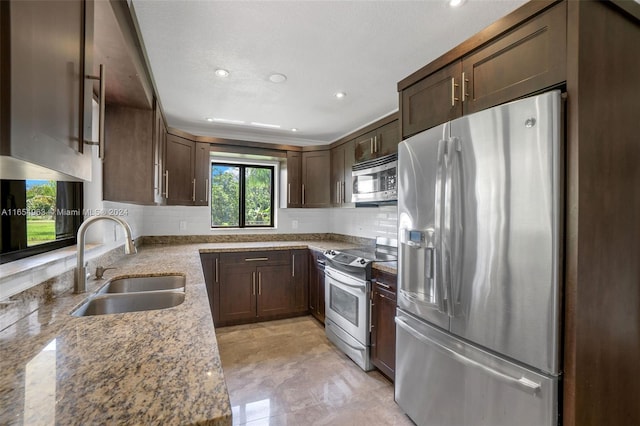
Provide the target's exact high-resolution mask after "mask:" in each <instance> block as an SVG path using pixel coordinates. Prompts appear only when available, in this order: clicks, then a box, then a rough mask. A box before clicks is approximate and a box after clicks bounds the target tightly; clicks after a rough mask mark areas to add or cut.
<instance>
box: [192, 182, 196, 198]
mask: <svg viewBox="0 0 640 426" xmlns="http://www.w3.org/2000/svg"><path fill="white" fill-rule="evenodd" d="M192 183H193V189H192V192H191V201H193V202H195V201H196V180H195V179H194V180H193V182H192Z"/></svg>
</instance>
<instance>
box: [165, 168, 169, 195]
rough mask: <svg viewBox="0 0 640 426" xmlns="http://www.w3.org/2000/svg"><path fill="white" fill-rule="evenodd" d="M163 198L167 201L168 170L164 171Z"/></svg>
mask: <svg viewBox="0 0 640 426" xmlns="http://www.w3.org/2000/svg"><path fill="white" fill-rule="evenodd" d="M164 198H166V199H167V200H168V199H169V170H165V171H164Z"/></svg>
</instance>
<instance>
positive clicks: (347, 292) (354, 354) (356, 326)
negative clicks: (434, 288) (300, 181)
mask: <svg viewBox="0 0 640 426" xmlns="http://www.w3.org/2000/svg"><path fill="white" fill-rule="evenodd" d="M397 244H398V242H397V240H392V239H388V238H381V237H378V238H377V239H376V246H375V247H362V248H355V249H348V250H342V251H338V250H327V251H325V253H324V255H325V257H326V258H327V263H326V267H325V271H324V273H325V332H326V334H327V337H328V338H329V340H331V341H332V342H333V343H334V344H335V345H336V346H337V347H339V348H340V349H341V350H342V351H343V352H344V353H345V354H346V355H347V356H348V357H349V358H351V359H352V360H353V361H354V362H355V363H356V364H358V365H359V366H360V367H361V368H362V369H363V370H365V371H369V370H371V369H372V368H373V367H372V365H371V360H370V332H371V297H370V294H371V265H372V263H373V262H387V261H393V260H396V259H397V250H398V249H397Z"/></svg>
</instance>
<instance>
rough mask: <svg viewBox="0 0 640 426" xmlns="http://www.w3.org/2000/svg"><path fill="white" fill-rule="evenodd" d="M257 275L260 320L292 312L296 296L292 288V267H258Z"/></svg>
mask: <svg viewBox="0 0 640 426" xmlns="http://www.w3.org/2000/svg"><path fill="white" fill-rule="evenodd" d="M256 274H257V277H256V279H257V286H258V318H261V317H270V316H276V315H284V314H287V313H289V312H291V310H292V306H293V296H294V291H293V288H292V286H291V266H290V265H273V266H258V267H257V268H256Z"/></svg>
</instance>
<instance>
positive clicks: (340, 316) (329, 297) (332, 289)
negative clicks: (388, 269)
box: [324, 266, 369, 346]
mask: <svg viewBox="0 0 640 426" xmlns="http://www.w3.org/2000/svg"><path fill="white" fill-rule="evenodd" d="M324 274H325V315H326V316H327V318H330V319H331V321H332V322H333V323H334V324H335V325H337V326H338V327H340V328H341V329H342V330H344V331H346V332H347V333H348V334H350V335H351V336H353V337H354V338H355V339H356V340H357V341H359V342H360V343H362V344H363V345H365V346H369V305H368V304H369V282H368V281H365V280H361V279H358V278H354V277H352V276H350V275H347V274H344V273H342V272H340V271H337V270H335V269H333V268H332V267H330V266H327V267H326V268H325V270H324Z"/></svg>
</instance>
